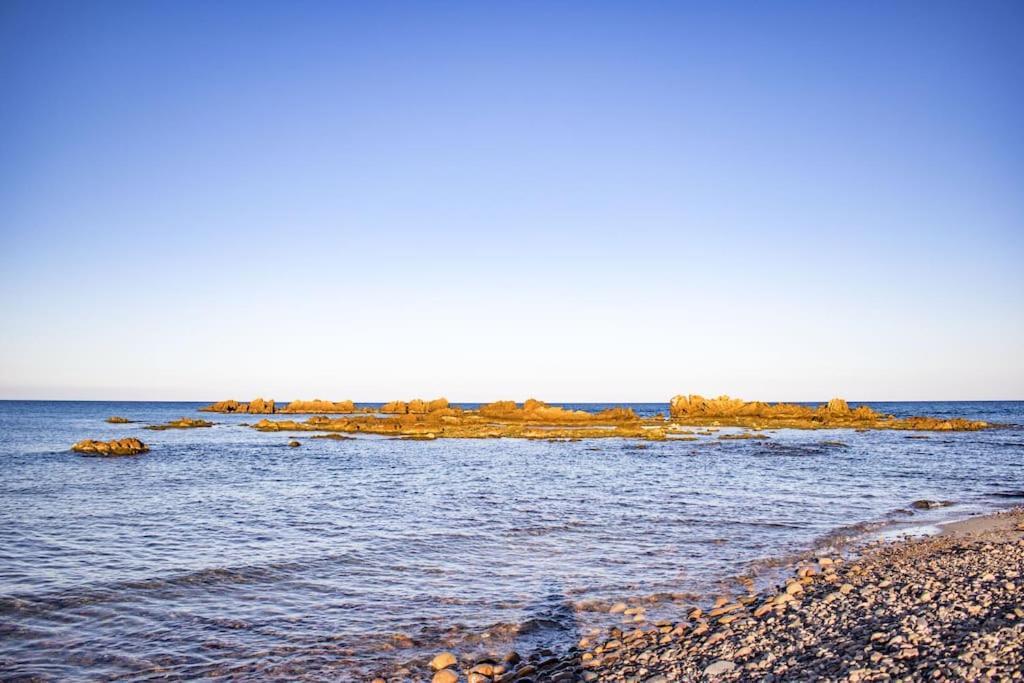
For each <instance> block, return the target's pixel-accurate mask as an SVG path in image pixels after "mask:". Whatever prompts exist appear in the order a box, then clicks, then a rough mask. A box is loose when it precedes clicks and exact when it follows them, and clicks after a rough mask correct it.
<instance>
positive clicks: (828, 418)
mask: <svg viewBox="0 0 1024 683" xmlns="http://www.w3.org/2000/svg"><path fill="white" fill-rule="evenodd" d="M669 415H671V417H672V419H673V420H674V421H676V422H677V423H682V424H689V425H704V424H708V423H711V424H716V425H728V426H739V427H765V426H774V427H788V428H792V429H820V428H826V427H828V428H834V427H852V428H867V429H910V430H926V431H974V430H978V429H985V428H986V427H988V424H987V423H985V422H981V421H972V420H964V419H961V418H952V419H948V420H947V419H942V418H934V417H907V418H902V419H898V418H895V417H893V416H892V415H883V414H881V413H876V412H875V411H874V410H872V409H871V408H869V407H868V406H858V407H857V408H853V409H851V408H850V406H849V404H848V403H847V402H846V401H845V400H843V399H841V398H833V399H832V400H830V401H829V402H828V403H825V404H823V405H820V406H818V407H817V408H815V407H812V406H806V405H799V404H796V403H764V402H763V401H744V400H742V399H738V398H730V397H729V396H719V397H718V398H704V397H703V396H700V395H698V394H690V395H688V396H683V395H679V396H675V397H673V398H672V400H671V402H670V403H669Z"/></svg>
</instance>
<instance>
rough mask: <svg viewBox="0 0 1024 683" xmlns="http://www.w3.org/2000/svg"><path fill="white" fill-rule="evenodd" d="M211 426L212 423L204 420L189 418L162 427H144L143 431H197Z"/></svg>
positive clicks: (173, 421)
mask: <svg viewBox="0 0 1024 683" xmlns="http://www.w3.org/2000/svg"><path fill="white" fill-rule="evenodd" d="M212 426H213V423H212V422H207V421H206V420H200V419H197V418H191V417H183V418H181V419H180V420H172V421H170V422H168V423H166V424H162V425H149V426H148V427H144V429H150V430H153V431H154V432H161V431H163V430H165V429H197V428H200V427H212Z"/></svg>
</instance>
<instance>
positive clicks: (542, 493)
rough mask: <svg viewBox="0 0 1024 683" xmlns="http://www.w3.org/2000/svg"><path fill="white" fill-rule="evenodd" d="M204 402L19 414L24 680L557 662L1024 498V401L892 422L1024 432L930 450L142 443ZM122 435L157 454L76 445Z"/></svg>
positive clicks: (236, 428) (7, 647) (14, 649)
mask: <svg viewBox="0 0 1024 683" xmlns="http://www.w3.org/2000/svg"><path fill="white" fill-rule="evenodd" d="M198 405H200V404H191V403H189V404H184V403H116V402H14V401H11V402H0V459H2V462H3V467H0V548H2V549H3V550H2V553H0V673H2V675H3V677H5V678H6V677H18V676H25V677H33V676H34V677H38V678H40V679H44V680H45V679H52V680H95V679H111V678H117V679H133V680H140V679H141V680H145V679H151V678H152V679H156V678H161V679H165V678H171V679H190V678H195V677H199V676H203V677H218V676H221V677H224V678H255V677H261V678H276V679H281V680H294V679H297V678H309V679H323V678H330V679H332V680H339V679H340V680H348V679H360V678H362V677H364V676H367V675H368V674H371V673H375V672H378V671H379V672H386V671H390V670H393V668H394V667H395V666H396V665H398V664H401V663H403V662H419V661H422V660H423V657H424V656H425V655H426V654H427V653H433V652H436V651H437V650H438V649H439V648H441V647H454V648H456V649H457V650H459V651H460V652H468V651H477V650H479V651H494V652H498V653H501V652H504V651H507V650H508V649H516V650H517V651H519V652H520V653H521V654H529V653H531V652H538V651H540V650H542V649H549V650H551V651H554V652H557V651H559V650H560V649H563V648H565V647H566V646H568V645H569V644H570V643H572V642H574V641H575V640H578V638H579V635H580V633H582V632H584V631H586V630H587V629H588V628H591V627H593V626H603V625H606V624H608V623H612V622H610V621H609V619H611V617H609V615H607V607H608V605H609V604H611V603H613V602H615V601H618V600H622V599H631V598H633V599H635V598H644V599H646V600H647V601H648V604H649V606H648V614H649V615H650V618H652V619H656V618H659V617H661V616H665V617H669V618H671V617H673V616H677V615H678V613H679V612H680V611H681V610H682V609H684V608H685V605H687V604H690V602H691V601H698V602H700V601H701V600H703V599H706V598H707V597H708V596H709V595H712V594H713V593H714V592H715V591H717V590H721V589H722V587H723V581H725V580H726V579H728V577H736V576H738V575H741V574H744V573H747V572H749V571H751V569H753V568H756V567H758V566H761V561H762V560H766V559H768V558H773V557H780V556H785V555H787V554H789V553H799V552H802V551H806V550H808V549H810V548H813V547H815V545H818V544H822V543H830V542H834V541H835V540H836V539H839V538H841V537H842V536H844V535H846V534H852V533H858V532H861V531H863V530H866V529H867V530H875V529H877V528H878V527H884V528H887V529H890V530H891V529H901V528H908V527H909V526H910V525H919V526H920V525H927V524H933V523H935V522H937V521H940V520H942V519H946V518H949V517H950V516H964V515H967V514H972V513H976V512H982V511H986V510H990V509H994V508H997V507H1000V506H1007V505H1012V504H1019V503H1024V430H1022V428H1021V426H1020V425H1021V424H1022V423H1024V403H1022V402H985V403H885V404H883V403H876V404H869V405H872V407H875V408H876V409H878V410H881V411H882V412H887V413H893V414H896V415H900V416H905V415H910V414H928V415H949V416H962V417H968V418H972V419H983V420H988V421H991V422H999V423H1004V424H1008V425H1010V426H1007V427H1005V428H1001V429H995V430H989V431H984V432H977V433H953V434H929V435H927V436H928V438H923V439H921V438H910V437H912V436H915V435H914V434H913V433H907V432H854V431H849V430H834V431H813V432H812V431H796V430H780V431H774V432H767V435H768V436H769V437H770V439H768V440H765V441H758V440H746V441H720V440H719V439H718V438H717V436H718V435H720V434H722V433H727V432H729V431H734V430H722V432H719V434H716V435H713V436H701V437H700V438H699V440H698V441H676V442H672V441H669V442H638V441H632V440H619V439H607V440H596V441H595V440H591V441H580V442H571V443H565V442H562V443H548V442H540V441H518V440H510V439H505V440H476V439H472V440H438V441H397V440H390V439H383V438H359V439H351V440H344V441H333V440H325V439H311V438H309V436H310V435H309V434H299V435H298V439H299V440H300V441H301V442H302V447H301V448H288V447H287V443H288V441H289V440H291V439H292V438H293V436H295V435H291V434H288V433H286V432H282V433H276V434H275V433H260V432H256V431H254V430H252V429H248V428H246V427H244V426H241V424H242V423H246V422H255V421H256V420H258V419H259V417H253V416H245V415H237V416H236V415H216V416H213V417H212V418H210V419H213V420H214V421H216V422H217V423H218V424H217V426H215V427H213V428H210V429H194V430H182V431H175V430H169V431H163V432H151V431H144V430H142V429H141V428H142V426H143V425H145V424H154V423H158V422H166V421H168V420H170V419H175V418H178V417H181V416H183V415H188V416H192V415H195V408H196V407H197V406H198ZM601 407H603V406H586V408H587V409H599V408H601ZM634 407H635V408H636V409H637V410H638V412H642V413H644V414H653V413H654V412H657V411H665V410H666V409H667V406H666V405H665V404H643V405H636V406H634ZM110 415H123V416H126V417H129V418H131V419H134V420H139V421H140V422H139V423H137V424H129V425H109V424H106V423H105V422H104V421H103V420H104V419H105V418H106V417H108V416H110ZM122 436H138V437H140V438H142V439H143V440H144V441H145V442H146V443H148V444H149V445H150V446H151V448H152V452H150V453H148V454H145V455H142V456H139V457H135V458H117V459H103V458H83V457H80V456H77V455H74V454H71V453H69V452H68V451H67V448H68V447H69V446H70V445H71V444H72V443H74V442H75V441H78V440H80V439H83V438H103V439H110V438H115V437H122ZM922 436H923V434H922ZM828 442H838V443H828ZM918 499H935V500H950V501H954V502H955V505H952V506H950V507H946V508H941V509H937V510H928V511H921V510H911V509H910V508H909V506H910V504H911V503H912V502H913V501H915V500H918ZM616 618H617V617H616Z"/></svg>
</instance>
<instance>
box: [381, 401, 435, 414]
mask: <svg viewBox="0 0 1024 683" xmlns="http://www.w3.org/2000/svg"><path fill="white" fill-rule="evenodd" d="M449 407H450V406H449V404H448V399H446V398H435V399H434V400H433V401H424V400H422V399H419V398H414V399H413V400H411V401H409V402H408V403H406V402H405V401H390V402H388V403H385V404H384V405H383V406H381V409H380V412H382V413H386V414H389V415H427V414H429V413H435V412H437V411H439V410H447V409H448V408H449Z"/></svg>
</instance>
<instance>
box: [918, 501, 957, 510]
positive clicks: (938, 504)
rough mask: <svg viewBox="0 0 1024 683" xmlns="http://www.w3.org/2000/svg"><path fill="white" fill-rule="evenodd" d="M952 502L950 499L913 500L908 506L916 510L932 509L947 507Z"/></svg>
mask: <svg viewBox="0 0 1024 683" xmlns="http://www.w3.org/2000/svg"><path fill="white" fill-rule="evenodd" d="M952 504H953V501H951V500H923V499H922V500H915V501H914V502H913V503H911V504H910V507H912V508H914V509H916V510H934V509H935V508H944V507H949V506H950V505H952Z"/></svg>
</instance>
